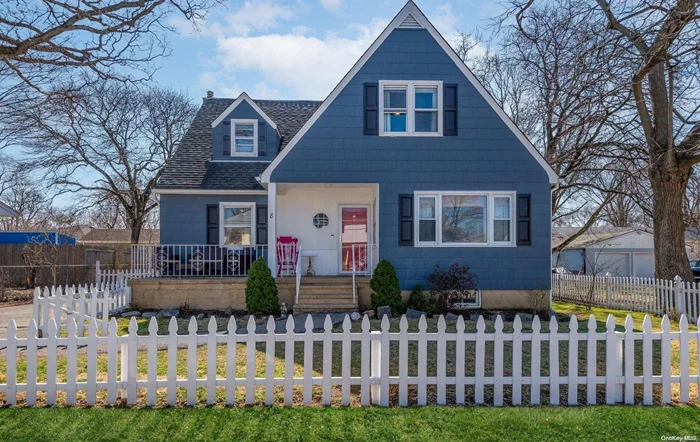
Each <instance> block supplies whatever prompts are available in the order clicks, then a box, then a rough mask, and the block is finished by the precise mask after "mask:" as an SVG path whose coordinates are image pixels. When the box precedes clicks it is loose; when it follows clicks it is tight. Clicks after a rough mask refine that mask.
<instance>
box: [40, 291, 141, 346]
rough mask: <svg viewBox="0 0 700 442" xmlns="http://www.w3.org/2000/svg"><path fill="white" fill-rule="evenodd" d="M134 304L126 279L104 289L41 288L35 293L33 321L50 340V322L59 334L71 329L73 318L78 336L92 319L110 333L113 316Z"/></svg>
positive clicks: (102, 329)
mask: <svg viewBox="0 0 700 442" xmlns="http://www.w3.org/2000/svg"><path fill="white" fill-rule="evenodd" d="M130 302H131V289H130V288H129V286H128V285H127V284H126V280H125V279H119V280H116V281H115V282H113V283H102V284H100V285H94V284H93V285H84V286H78V287H75V286H71V287H68V286H66V287H61V286H59V287H51V288H48V287H44V290H43V291H42V290H41V289H40V288H39V287H36V288H35V289H34V301H33V306H32V317H33V319H34V321H35V323H36V325H37V328H38V330H39V331H40V332H41V335H42V336H46V333H47V332H48V327H49V323H50V321H55V323H56V326H57V328H58V329H59V330H63V329H66V328H67V324H68V323H69V322H70V321H69V318H70V319H72V320H73V321H77V327H78V328H77V330H78V334H80V335H81V336H82V335H83V334H84V331H85V323H86V321H89V320H91V319H95V320H96V321H97V325H98V327H99V328H100V330H101V331H102V333H103V334H106V333H107V329H108V326H109V318H110V316H113V315H116V314H119V313H121V312H123V311H124V310H125V309H126V307H127V306H128V305H129V303H130Z"/></svg>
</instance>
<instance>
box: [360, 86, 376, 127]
mask: <svg viewBox="0 0 700 442" xmlns="http://www.w3.org/2000/svg"><path fill="white" fill-rule="evenodd" d="M364 108H365V110H364V120H365V124H364V126H365V135H379V85H378V84H377V83H365V97H364Z"/></svg>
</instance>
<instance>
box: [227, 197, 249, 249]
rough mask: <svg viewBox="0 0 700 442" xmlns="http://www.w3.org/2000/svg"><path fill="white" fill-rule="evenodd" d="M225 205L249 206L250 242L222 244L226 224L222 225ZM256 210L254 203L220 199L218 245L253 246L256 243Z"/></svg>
mask: <svg viewBox="0 0 700 442" xmlns="http://www.w3.org/2000/svg"><path fill="white" fill-rule="evenodd" d="M226 207H250V244H246V245H243V244H241V245H238V244H224V229H225V228H226V226H225V225H224V209H225V208H226ZM256 212H257V208H256V204H255V203H239V202H236V201H222V202H220V203H219V245H220V246H227V247H239V246H240V247H250V246H255V245H256V244H257V243H256V238H255V233H256V232H255V230H256V226H257V223H256V220H255V215H256Z"/></svg>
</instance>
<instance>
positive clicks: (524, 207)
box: [517, 194, 531, 246]
mask: <svg viewBox="0 0 700 442" xmlns="http://www.w3.org/2000/svg"><path fill="white" fill-rule="evenodd" d="M517 209H518V210H517V212H518V226H517V227H518V228H517V232H518V233H517V235H518V245H519V246H529V245H530V244H531V239H530V231H531V226H530V195H529V194H518V207H517Z"/></svg>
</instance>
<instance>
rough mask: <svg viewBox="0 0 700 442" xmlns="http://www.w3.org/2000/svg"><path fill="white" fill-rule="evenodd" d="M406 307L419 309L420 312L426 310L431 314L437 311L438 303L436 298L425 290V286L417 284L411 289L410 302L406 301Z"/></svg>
mask: <svg viewBox="0 0 700 442" xmlns="http://www.w3.org/2000/svg"><path fill="white" fill-rule="evenodd" d="M406 308H410V309H413V310H418V311H420V312H425V313H427V314H429V315H432V314H435V313H437V310H438V309H437V305H436V304H435V300H434V299H433V298H431V297H430V296H429V295H427V294H426V293H425V292H424V291H423V287H421V286H420V285H419V284H416V285H415V286H414V287H413V290H411V294H410V295H409V296H408V302H407V303H406Z"/></svg>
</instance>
